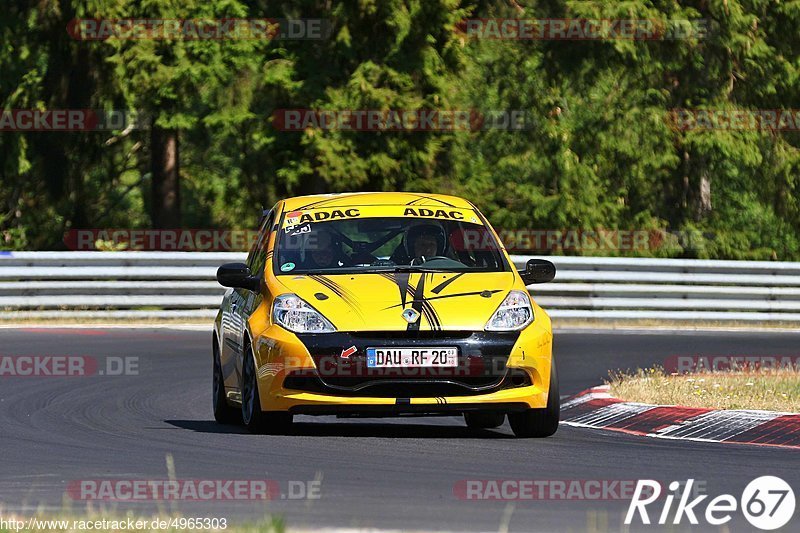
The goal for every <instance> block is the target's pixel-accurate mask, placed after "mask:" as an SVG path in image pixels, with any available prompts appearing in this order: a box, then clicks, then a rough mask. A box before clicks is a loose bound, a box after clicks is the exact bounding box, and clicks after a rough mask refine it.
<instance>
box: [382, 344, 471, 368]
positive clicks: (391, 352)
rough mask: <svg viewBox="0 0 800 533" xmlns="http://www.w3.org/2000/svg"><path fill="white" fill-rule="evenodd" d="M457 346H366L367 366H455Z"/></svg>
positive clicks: (456, 363)
mask: <svg viewBox="0 0 800 533" xmlns="http://www.w3.org/2000/svg"><path fill="white" fill-rule="evenodd" d="M455 366H458V348H367V367H369V368H403V367H455Z"/></svg>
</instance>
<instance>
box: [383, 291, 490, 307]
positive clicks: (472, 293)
mask: <svg viewBox="0 0 800 533" xmlns="http://www.w3.org/2000/svg"><path fill="white" fill-rule="evenodd" d="M484 292H488V293H490V294H497V293H498V292H503V291H502V290H500V289H495V290H492V291H475V292H460V293H458V294H445V295H442V296H431V297H429V298H425V299H424V300H425V302H430V301H431V300H441V299H443V298H458V297H460V296H480V295H481V294H483V293H484ZM393 307H400V305H399V304H398V305H390V306H389V307H384V309H383V310H384V311H385V310H386V309H391V308H393Z"/></svg>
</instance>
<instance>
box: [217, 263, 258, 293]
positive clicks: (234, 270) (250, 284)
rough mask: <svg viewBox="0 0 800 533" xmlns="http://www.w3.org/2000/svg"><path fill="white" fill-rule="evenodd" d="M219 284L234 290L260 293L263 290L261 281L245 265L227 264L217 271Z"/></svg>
mask: <svg viewBox="0 0 800 533" xmlns="http://www.w3.org/2000/svg"><path fill="white" fill-rule="evenodd" d="M217 282H218V283H219V284H220V285H222V286H223V287H233V288H234V289H247V290H248V291H253V292H258V291H259V290H260V289H261V279H260V278H258V277H257V276H253V274H252V273H251V272H250V268H248V266H247V265H245V264H244V263H226V264H224V265H222V266H221V267H219V268H218V269H217Z"/></svg>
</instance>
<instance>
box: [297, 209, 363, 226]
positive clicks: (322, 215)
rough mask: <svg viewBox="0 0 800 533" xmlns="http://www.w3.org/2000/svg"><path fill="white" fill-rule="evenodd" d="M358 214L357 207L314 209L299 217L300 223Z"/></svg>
mask: <svg viewBox="0 0 800 533" xmlns="http://www.w3.org/2000/svg"><path fill="white" fill-rule="evenodd" d="M357 216H359V211H358V209H333V210H331V211H314V212H313V213H305V214H303V215H302V216H301V217H300V223H301V224H302V223H303V222H320V221H322V220H335V219H337V218H355V217H357Z"/></svg>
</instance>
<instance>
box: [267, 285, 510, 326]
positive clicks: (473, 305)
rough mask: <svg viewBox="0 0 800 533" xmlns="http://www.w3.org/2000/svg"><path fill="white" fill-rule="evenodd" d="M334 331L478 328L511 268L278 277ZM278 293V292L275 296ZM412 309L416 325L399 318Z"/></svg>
mask: <svg viewBox="0 0 800 533" xmlns="http://www.w3.org/2000/svg"><path fill="white" fill-rule="evenodd" d="M277 279H278V282H279V283H280V284H281V285H283V286H284V287H285V288H286V291H285V292H287V293H294V294H297V295H298V296H300V297H301V298H302V299H304V300H305V301H306V302H308V303H309V304H311V305H312V306H313V307H314V308H316V309H317V310H318V311H319V312H321V313H322V314H323V315H325V317H326V318H328V320H330V321H331V322H332V323H333V325H334V326H336V329H337V330H339V331H405V330H407V329H412V330H413V329H420V330H438V329H441V330H451V331H452V330H471V331H481V330H483V329H484V326H485V325H486V323H487V322H488V321H489V318H491V316H492V313H494V312H495V311H496V310H497V308H498V307H499V306H500V304H501V303H502V301H503V298H505V296H506V294H508V291H509V290H511V287H512V285H513V283H514V275H513V273H511V272H475V273H426V274H420V273H413V274H409V273H385V274H384V273H381V274H377V273H372V274H337V275H296V276H279V277H278V278H277ZM276 296H277V294H276ZM409 308H410V309H414V310H416V311H417V312H418V313H419V314H420V315H421V317H420V319H419V320H418V321H416V322H415V323H412V324H409V322H408V321H407V320H406V319H405V318H404V317H403V311H404V310H406V309H409Z"/></svg>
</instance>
